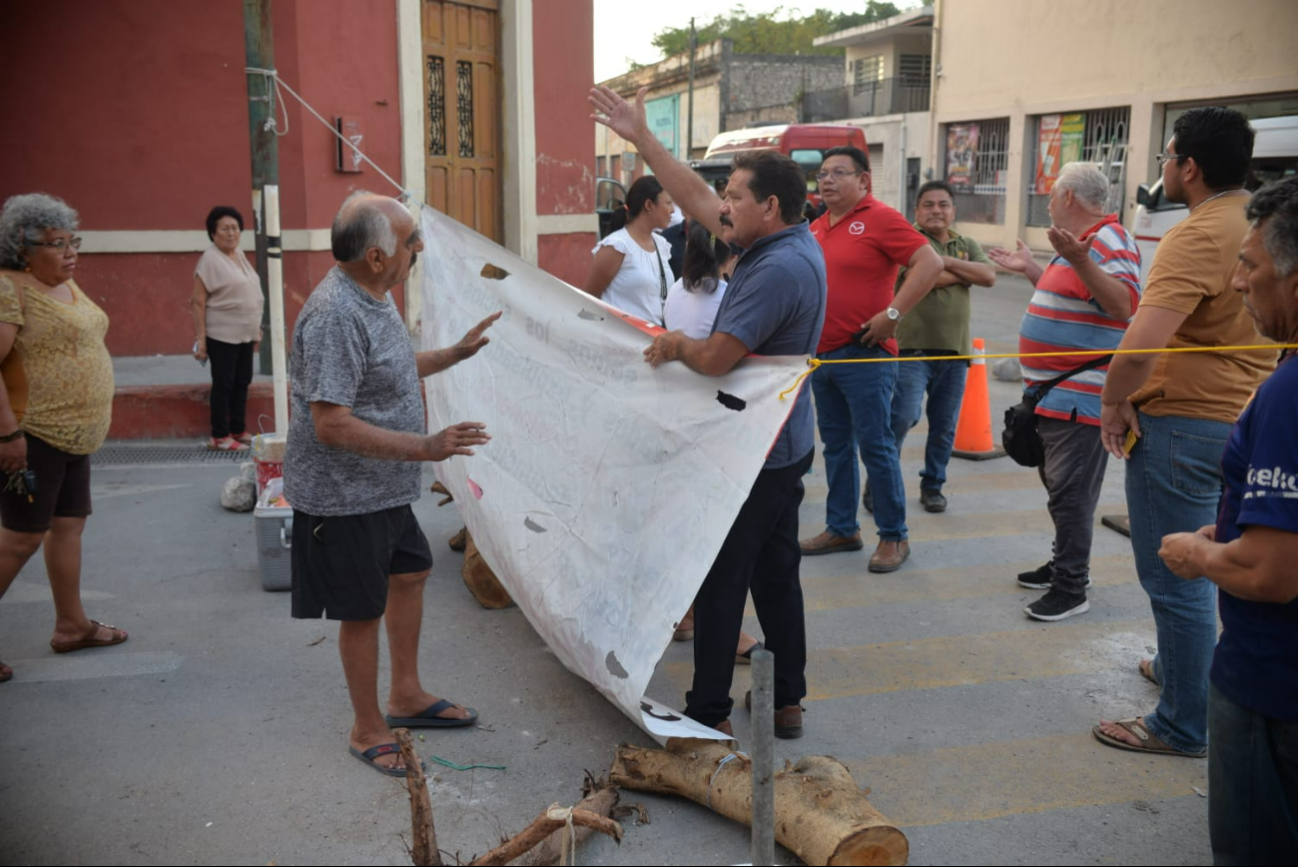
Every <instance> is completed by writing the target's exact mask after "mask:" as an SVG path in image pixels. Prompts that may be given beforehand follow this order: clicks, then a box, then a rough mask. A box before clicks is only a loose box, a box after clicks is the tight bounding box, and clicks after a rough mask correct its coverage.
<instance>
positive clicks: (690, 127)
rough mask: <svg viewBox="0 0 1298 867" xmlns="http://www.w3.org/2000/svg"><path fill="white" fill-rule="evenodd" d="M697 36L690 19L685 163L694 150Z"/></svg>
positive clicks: (692, 20) (692, 21)
mask: <svg viewBox="0 0 1298 867" xmlns="http://www.w3.org/2000/svg"><path fill="white" fill-rule="evenodd" d="M697 43H698V34H696V33H695V32H694V19H693V18H691V19H690V95H689V98H688V100H687V101H686V102H687V107H686V109H685V161H686V162H689V161H690V157H691V156H692V153H693V150H694V48H695V46H696V44H697Z"/></svg>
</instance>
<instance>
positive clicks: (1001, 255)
mask: <svg viewBox="0 0 1298 867" xmlns="http://www.w3.org/2000/svg"><path fill="white" fill-rule="evenodd" d="M1015 248H1016V249H1015V250H1014V251H1013V252H1011V251H1009V250H1006V249H1004V248H1002V247H992V248H991V249H990V250H988V251H987V256H988V258H990V259H991V260H992V261H993V262H995V263H996V264H997V265H1000V266H1001V267H1002V268H1004V269H1005V270H1006V271H1013V272H1014V273H1015V274H1022V275H1023V276H1024V277H1027V278H1028V280H1030V281H1031V283H1032V285H1033V286H1035V285H1037V281H1038V280H1040V279H1041V274H1042V273H1043V272H1042V270H1041V266H1040V265H1038V264H1037V263H1036V261H1035V260H1033V258H1032V251H1031V250H1029V249H1028V245H1027V244H1025V243H1023V239H1022V238H1020V239H1019V240H1018V241H1016V242H1015Z"/></svg>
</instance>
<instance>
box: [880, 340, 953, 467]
mask: <svg viewBox="0 0 1298 867" xmlns="http://www.w3.org/2000/svg"><path fill="white" fill-rule="evenodd" d="M968 372H969V362H967V361H903V362H901V363H900V364H898V365H897V385H896V387H895V388H894V389H893V392H892V435H893V436H894V437H896V439H897V454H898V455H900V454H901V444H902V443H903V442H905V441H906V434H907V433H908V432H909V431H910V429H911V428H913V427H914V426H915V425H917V424H919V419H920V415H921V414H922V413H923V411H924V392H926V391H927V392H928V441H927V443H926V444H925V446H924V469H923V471H922V472H920V474H919V479H920V481H919V487H920V490H924V491H940V490H942V486H943V485H945V484H946V465H947V463H949V462H950V460H951V448H952V447H953V446H954V445H955V427H956V421H957V420H958V418H959V416H960V402H961V401H962V400H964V381H965V376H966V375H967V374H968Z"/></svg>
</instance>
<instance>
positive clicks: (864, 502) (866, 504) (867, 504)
mask: <svg viewBox="0 0 1298 867" xmlns="http://www.w3.org/2000/svg"><path fill="white" fill-rule="evenodd" d="M861 508H863V509H865V510H866V511H867V512H869V513H870V514H871V515H873V514H874V496H873V495H872V494H871V493H870V478H869V476H867V477H866V479H865V490H864V491H862V492H861Z"/></svg>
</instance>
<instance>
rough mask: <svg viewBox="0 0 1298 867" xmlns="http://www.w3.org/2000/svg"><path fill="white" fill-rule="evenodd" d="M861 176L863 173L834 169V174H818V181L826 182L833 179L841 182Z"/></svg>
mask: <svg viewBox="0 0 1298 867" xmlns="http://www.w3.org/2000/svg"><path fill="white" fill-rule="evenodd" d="M859 174H861V172H849V171H848V170H847V169H834V170H833V171H832V172H816V180H818V181H824V180H828V179H829V178H833V179H834V180H836V181H841V180H842V179H843V178H850V177H852V176H854V175H859Z"/></svg>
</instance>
